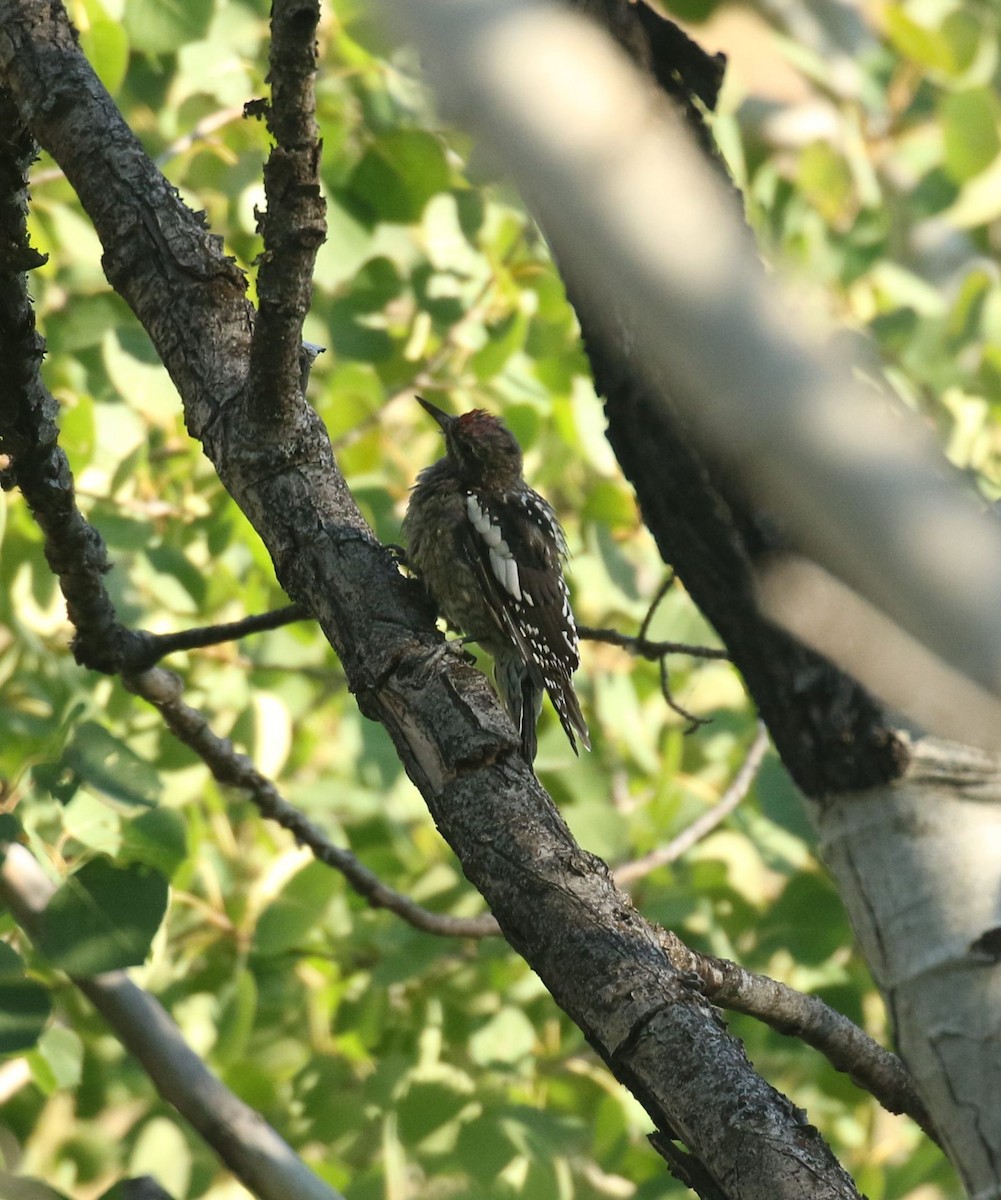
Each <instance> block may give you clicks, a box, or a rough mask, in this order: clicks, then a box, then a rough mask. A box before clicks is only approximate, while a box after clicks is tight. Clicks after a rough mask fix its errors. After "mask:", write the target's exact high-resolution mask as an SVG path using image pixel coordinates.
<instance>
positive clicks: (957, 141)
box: [940, 88, 1001, 183]
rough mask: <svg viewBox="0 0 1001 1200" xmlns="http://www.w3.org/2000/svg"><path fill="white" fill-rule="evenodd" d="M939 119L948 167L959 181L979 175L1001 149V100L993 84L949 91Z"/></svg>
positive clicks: (952, 175) (950, 173)
mask: <svg viewBox="0 0 1001 1200" xmlns="http://www.w3.org/2000/svg"><path fill="white" fill-rule="evenodd" d="M940 119H941V122H942V136H943V138H944V140H945V169H946V171H947V172H948V174H949V176H950V178H952V179H955V180H956V182H957V183H964V182H965V181H966V180H967V179H971V178H972V177H973V176H974V175H979V174H980V172H981V171H983V170H985V169H986V168H987V167H988V166H989V165H990V163H991V162H993V160H994V159H995V158H996V157H997V155H998V153H999V151H1001V133H999V129H1001V103H999V102H998V98H997V95H996V94H995V93H994V92H993V91H992V90H991V89H990V88H976V89H973V90H971V91H968V92H953V93H951V94H947V95H946V96H945V98H944V99H943V101H942V105H941V110H940Z"/></svg>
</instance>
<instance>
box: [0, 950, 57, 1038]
mask: <svg viewBox="0 0 1001 1200" xmlns="http://www.w3.org/2000/svg"><path fill="white" fill-rule="evenodd" d="M51 1012H52V1002H51V1000H50V999H49V993H48V991H47V989H46V988H44V987H43V986H42V985H41V984H40V983H36V982H35V981H34V980H33V979H29V978H28V976H27V975H26V974H25V970H24V962H23V961H22V959H21V956H20V955H19V954H18V953H17V951H16V950H13V949H11V947H10V946H8V945H7V943H6V942H0V1054H15V1053H17V1052H19V1051H22V1050H28V1049H30V1048H31V1047H32V1046H34V1045H35V1043H36V1042H37V1041H38V1039H39V1037H40V1035H41V1033H42V1030H43V1029H44V1028H45V1025H46V1022H47V1021H48V1019H49V1016H50V1014H51Z"/></svg>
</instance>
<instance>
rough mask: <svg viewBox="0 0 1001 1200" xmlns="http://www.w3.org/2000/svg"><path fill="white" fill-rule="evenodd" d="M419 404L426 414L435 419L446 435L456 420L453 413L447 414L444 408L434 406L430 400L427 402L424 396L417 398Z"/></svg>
mask: <svg viewBox="0 0 1001 1200" xmlns="http://www.w3.org/2000/svg"><path fill="white" fill-rule="evenodd" d="M416 399H417V403H418V404H419V405H420V406H421V408H423V409H424V411H425V412H426V413H428V414H429V415H430V416H432V417H434V419H435V420H436V421H437V422H438V424H439V425H440V426H441V431H442V433H444V432H445V431H446V430H447V429H448V427H449V425H451V424H452V422H453V421H454V420H455V417H453V416H452V415H451V413H447V412H445V410H444V409H443V408H439V407H438V406H437V405H436V404H432V403H431V401H430V400H425V399H424V397H423V396H417V397H416Z"/></svg>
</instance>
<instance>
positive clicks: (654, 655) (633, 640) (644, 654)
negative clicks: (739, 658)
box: [577, 625, 730, 662]
mask: <svg viewBox="0 0 1001 1200" xmlns="http://www.w3.org/2000/svg"><path fill="white" fill-rule="evenodd" d="M577 632H578V633H579V634H580V636H581V637H582V638H584V639H586V640H587V641H589V642H604V643H605V644H606V645H608V646H619V647H620V648H621V649H623V650H628V652H629V653H630V654H632V655H635V657H636V658H646V659H649V660H650V661H651V662H656V661H657V660H658V659H661V658H663V657H664V655H665V654H687V655H689V656H690V657H691V658H711V659H719V660H723V661H729V659H730V655H729V654H727V652H726V651H725V650H723V649H721V648H719V647H717V646H695V645H693V644H691V643H690V642H651V641H649V640H648V639H647V638H646V637H644V636H643V634H641V633H639V634H635V635H634V634H630V633H620V632H619V630H618V629H603V628H595V627H594V626H593V625H578V626H577Z"/></svg>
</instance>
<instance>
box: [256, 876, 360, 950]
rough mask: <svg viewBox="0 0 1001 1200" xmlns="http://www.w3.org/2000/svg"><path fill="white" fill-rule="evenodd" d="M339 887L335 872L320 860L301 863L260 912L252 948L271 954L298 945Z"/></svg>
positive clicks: (317, 921) (314, 924)
mask: <svg viewBox="0 0 1001 1200" xmlns="http://www.w3.org/2000/svg"><path fill="white" fill-rule="evenodd" d="M340 888H341V883H340V880H339V879H338V877H337V875H336V874H335V873H334V872H333V871H331V870H330V868H329V867H326V866H324V865H323V863H319V862H312V863H309V864H308V865H307V866H305V867H303V869H302V870H301V871H299V872H298V874H297V875H295V876H294V878H293V879H292V880H291V882H290V883H289V884H288V886H287V887H286V888H285V890H284V891H283V892H282V894H281V895H280V896H279V897H278V899H277V900H276V901H275V902H274V903H273V904H271V905H269V906H268V907H267V908H266V909H265V910H264V912H263V913H262V914H261V919H260V920H259V921H258V922H257V929H256V931H255V933H254V950H255V951H256V952H257V953H258V954H265V955H271V954H287V953H288V952H289V951H290V950H295V949H297V948H298V947H299V946H300V945H301V944H302V940H303V938H304V937H305V936H306V934H307V933H309V931H310V930H311V929H313V928H314V927H315V926H316V925H317V924H318V923H319V922H320V921H321V920H322V918H323V913H324V909H325V908H326V907H327V904H328V903H329V902H330V899H331V897H333V896H334V895H335V893H337V892H338V891H339V890H340Z"/></svg>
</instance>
